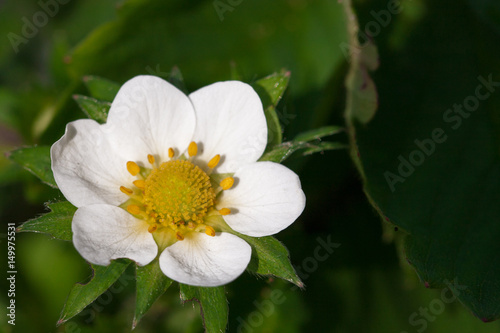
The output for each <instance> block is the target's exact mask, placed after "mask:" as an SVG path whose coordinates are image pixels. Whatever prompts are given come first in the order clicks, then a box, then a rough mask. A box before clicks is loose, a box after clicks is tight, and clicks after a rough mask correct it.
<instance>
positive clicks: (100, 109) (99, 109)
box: [73, 95, 111, 124]
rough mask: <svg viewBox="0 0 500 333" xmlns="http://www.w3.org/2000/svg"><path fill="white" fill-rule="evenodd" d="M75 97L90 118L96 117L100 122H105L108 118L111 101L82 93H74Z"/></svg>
mask: <svg viewBox="0 0 500 333" xmlns="http://www.w3.org/2000/svg"><path fill="white" fill-rule="evenodd" d="M73 99H74V100H75V101H76V102H77V103H78V106H79V107H80V108H81V109H82V111H83V112H84V113H85V115H87V117H89V118H90V119H94V120H95V121H97V122H98V123H100V124H104V123H105V122H106V120H107V119H108V112H109V108H110V107H111V103H109V102H103V101H100V100H98V99H95V98H92V97H88V96H82V95H74V96H73Z"/></svg>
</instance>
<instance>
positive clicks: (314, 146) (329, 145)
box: [259, 126, 347, 163]
mask: <svg viewBox="0 0 500 333" xmlns="http://www.w3.org/2000/svg"><path fill="white" fill-rule="evenodd" d="M341 131H342V128H341V127H338V126H326V127H322V128H318V129H315V130H310V131H307V132H304V133H301V134H299V135H297V136H296V137H295V139H294V140H293V141H287V142H283V143H282V144H279V145H276V146H274V147H273V148H272V149H271V150H269V151H268V152H266V153H264V155H262V157H261V158H260V159H259V161H271V162H277V163H281V162H283V161H284V160H286V159H287V158H288V157H290V155H292V154H293V153H294V152H296V151H298V150H302V154H303V155H310V154H313V153H321V152H324V151H326V150H335V149H345V148H347V145H345V144H343V143H339V142H328V141H323V142H321V141H320V140H321V139H322V138H323V137H325V136H328V135H333V134H337V133H339V132H341Z"/></svg>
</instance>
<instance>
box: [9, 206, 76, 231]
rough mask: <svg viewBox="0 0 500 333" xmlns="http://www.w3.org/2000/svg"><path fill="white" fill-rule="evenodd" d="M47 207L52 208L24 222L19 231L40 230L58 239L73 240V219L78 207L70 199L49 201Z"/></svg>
mask: <svg viewBox="0 0 500 333" xmlns="http://www.w3.org/2000/svg"><path fill="white" fill-rule="evenodd" d="M47 207H48V208H50V210H51V211H50V213H47V214H45V215H42V216H40V217H38V218H36V219H32V220H29V221H27V222H24V223H23V224H22V225H20V226H19V227H18V228H17V232H39V233H44V234H49V235H50V236H52V237H54V238H56V239H60V240H65V241H71V240H72V239H73V233H72V231H71V221H72V220H73V215H74V214H75V212H76V207H75V206H73V205H72V204H71V203H69V202H68V201H61V202H54V203H48V204H47Z"/></svg>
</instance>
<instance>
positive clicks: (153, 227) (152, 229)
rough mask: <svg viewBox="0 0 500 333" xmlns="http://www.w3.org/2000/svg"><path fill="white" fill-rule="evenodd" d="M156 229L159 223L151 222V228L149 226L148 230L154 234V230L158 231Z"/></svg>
mask: <svg viewBox="0 0 500 333" xmlns="http://www.w3.org/2000/svg"><path fill="white" fill-rule="evenodd" d="M156 229H158V225H157V224H151V225H150V226H149V228H148V232H149V233H151V234H152V233H153V232H155V231H156Z"/></svg>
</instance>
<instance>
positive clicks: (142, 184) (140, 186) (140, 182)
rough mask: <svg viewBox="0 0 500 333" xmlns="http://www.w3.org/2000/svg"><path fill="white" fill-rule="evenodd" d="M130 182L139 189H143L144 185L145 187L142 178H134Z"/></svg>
mask: <svg viewBox="0 0 500 333" xmlns="http://www.w3.org/2000/svg"><path fill="white" fill-rule="evenodd" d="M132 184H134V185H135V186H137V187H138V188H140V189H141V190H144V187H146V182H145V181H144V180H142V179H138V180H134V181H133V182H132Z"/></svg>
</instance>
